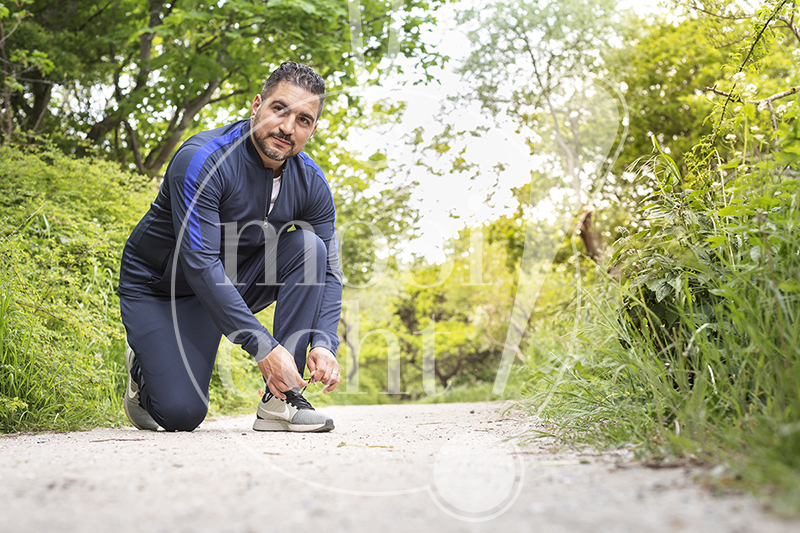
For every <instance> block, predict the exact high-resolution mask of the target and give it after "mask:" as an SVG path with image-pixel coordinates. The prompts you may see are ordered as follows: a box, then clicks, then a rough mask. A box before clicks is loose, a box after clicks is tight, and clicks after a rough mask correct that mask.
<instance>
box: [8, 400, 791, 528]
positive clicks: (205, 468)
mask: <svg viewBox="0 0 800 533" xmlns="http://www.w3.org/2000/svg"><path fill="white" fill-rule="evenodd" d="M325 411H326V412H328V413H329V414H330V415H332V416H333V418H334V419H335V421H336V425H337V427H336V429H335V430H334V431H333V432H331V433H322V434H308V435H298V434H285V433H257V432H254V431H252V430H251V425H252V420H253V417H252V416H247V417H231V418H217V419H213V420H207V421H206V422H204V423H203V425H202V426H200V428H198V429H197V430H195V431H194V432H192V433H166V432H157V433H153V432H143V431H137V430H134V429H128V428H122V429H96V430H93V431H86V432H72V433H44V434H22V435H10V436H6V437H3V438H0V479H1V480H2V482H1V483H0V516H2V520H0V531H9V532H15V533H16V532H26V531H37V532H38V531H42V532H44V531H46V532H54V531H58V532H64V531H97V532H114V533H122V532H127V531H146V532H148V533H150V532H152V533H156V532H162V531H163V532H170V533H175V532H204V531H210V532H237V533H238V532H254V533H255V532H259V533H261V532H270V531H288V530H297V529H299V528H303V529H305V528H313V529H321V530H324V531H326V532H327V531H347V532H361V531H370V532H378V533H389V532H394V531H402V532H408V531H413V532H418V533H420V532H427V531H432V532H440V531H441V532H449V531H470V532H471V531H492V532H493V531H502V532H504V533H506V532H513V531H524V532H526V533H527V532H531V533H533V532H584V531H586V532H660V531H670V532H672V531H687V532H688V531H697V532H700V531H702V532H707V531H731V532H750V531H752V532H758V533H761V532H789V531H792V532H795V531H800V521H793V522H789V521H784V520H780V519H778V518H775V517H773V516H770V515H768V514H766V513H764V512H763V511H762V509H761V507H760V505H759V504H758V502H756V501H755V500H753V499H751V498H746V497H743V496H731V495H728V496H721V497H715V496H714V495H712V494H711V492H710V491H709V490H708V489H706V488H704V487H703V486H701V485H700V484H698V483H697V482H696V481H695V478H696V476H697V475H698V474H700V473H702V471H701V470H699V469H697V468H690V467H685V466H684V467H677V468H659V469H654V468H648V467H647V466H645V465H642V464H640V463H638V462H636V461H635V460H634V459H633V458H632V457H631V456H630V454H629V453H627V452H625V451H616V452H605V453H602V454H597V453H592V452H588V453H587V452H584V453H581V452H578V451H574V450H573V451H570V450H567V451H565V450H558V449H557V448H555V447H554V446H553V445H552V444H548V443H547V442H535V443H533V444H527V445H524V446H520V445H518V441H517V440H515V439H514V437H517V436H518V435H520V434H521V433H523V432H525V431H527V430H530V429H534V428H536V427H537V426H536V424H537V423H536V422H535V421H532V420H530V419H527V418H523V417H521V416H518V415H514V414H513V413H512V414H509V413H504V411H503V409H502V407H501V406H500V405H498V404H492V403H475V404H436V405H372V406H352V407H350V406H348V407H344V406H340V407H329V408H326V409H325Z"/></svg>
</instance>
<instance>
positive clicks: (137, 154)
mask: <svg viewBox="0 0 800 533" xmlns="http://www.w3.org/2000/svg"><path fill="white" fill-rule="evenodd" d="M122 125H123V126H125V131H127V132H128V138H129V139H130V140H131V148H132V149H133V159H134V161H135V162H136V169H137V170H138V171H139V172H142V173H144V165H143V164H142V153H141V152H140V151H139V142H138V141H137V140H136V132H135V131H133V128H131V125H130V124H129V123H128V121H127V119H126V120H123V121H122Z"/></svg>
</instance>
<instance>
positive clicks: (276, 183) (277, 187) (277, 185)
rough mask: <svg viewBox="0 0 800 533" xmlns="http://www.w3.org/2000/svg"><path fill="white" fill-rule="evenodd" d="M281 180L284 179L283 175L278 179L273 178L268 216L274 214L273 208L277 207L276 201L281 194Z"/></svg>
mask: <svg viewBox="0 0 800 533" xmlns="http://www.w3.org/2000/svg"><path fill="white" fill-rule="evenodd" d="M281 178H283V174H281V175H280V176H278V177H277V178H272V198H270V202H269V211H267V214H270V213H272V208H273V207H275V200H277V199H278V193H279V192H281Z"/></svg>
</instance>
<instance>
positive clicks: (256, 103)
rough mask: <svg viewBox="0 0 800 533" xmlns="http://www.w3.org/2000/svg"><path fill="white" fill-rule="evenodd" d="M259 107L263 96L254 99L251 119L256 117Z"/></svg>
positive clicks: (258, 95) (251, 107)
mask: <svg viewBox="0 0 800 533" xmlns="http://www.w3.org/2000/svg"><path fill="white" fill-rule="evenodd" d="M259 107H261V95H260V94H257V95H256V97H255V98H253V105H252V106H250V118H254V117H255V116H256V113H257V112H258V108H259Z"/></svg>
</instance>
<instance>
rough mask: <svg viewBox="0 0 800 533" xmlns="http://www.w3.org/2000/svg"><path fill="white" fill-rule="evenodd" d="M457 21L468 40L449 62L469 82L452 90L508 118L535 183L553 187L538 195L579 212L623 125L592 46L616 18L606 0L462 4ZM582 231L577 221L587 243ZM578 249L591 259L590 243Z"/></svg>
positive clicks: (597, 48)
mask: <svg viewBox="0 0 800 533" xmlns="http://www.w3.org/2000/svg"><path fill="white" fill-rule="evenodd" d="M461 22H462V23H464V24H466V25H468V26H469V27H471V28H472V29H471V31H470V33H469V37H470V40H471V41H472V43H473V46H474V48H473V50H472V51H471V53H470V55H469V57H468V58H467V59H466V61H465V62H464V63H463V64H462V66H461V67H460V69H459V70H460V72H461V73H462V74H463V76H464V79H465V82H466V84H467V85H468V86H469V88H470V89H469V90H466V91H462V95H461V98H462V99H464V100H470V99H477V100H478V102H479V103H480V104H481V106H482V107H483V109H484V110H485V111H486V112H487V113H489V114H492V115H495V116H498V117H501V119H502V118H507V119H510V120H511V121H513V122H514V123H516V124H517V127H518V128H519V130H520V131H521V132H523V133H524V134H526V135H527V136H528V137H529V139H530V140H529V144H530V147H531V150H532V152H533V153H535V154H538V155H539V156H541V157H540V161H542V163H541V166H540V168H539V169H536V172H537V173H538V174H542V175H544V176H545V177H549V178H550V180H549V183H548V180H543V183H542V184H543V185H544V186H545V187H547V189H546V190H551V191H554V192H555V191H558V192H557V193H556V194H555V195H550V194H545V198H546V199H547V200H548V202H550V203H554V205H555V206H556V207H557V208H560V209H562V210H563V211H564V212H567V213H569V217H568V218H570V219H571V218H572V217H575V216H578V215H581V216H582V217H583V220H584V221H587V220H589V219H588V218H587V217H586V214H587V213H588V211H589V210H590V209H592V208H593V206H588V205H587V202H590V198H591V195H592V193H593V192H594V190H595V188H596V187H597V182H598V181H600V180H599V178H601V177H602V176H603V175H604V169H605V168H606V167H607V166H608V165H609V164H610V163H612V162H613V156H614V148H615V147H614V146H613V145H612V143H613V141H614V139H615V138H616V137H617V135H618V132H619V130H620V129H622V124H623V120H622V118H623V109H622V103H621V102H619V98H618V96H617V94H616V88H615V87H613V86H612V85H610V84H608V83H607V82H604V81H603V80H602V76H603V74H604V72H605V68H604V64H603V61H602V58H601V50H603V49H606V48H609V47H612V46H613V45H614V42H615V39H616V38H617V35H618V27H619V24H620V22H621V21H620V18H619V16H618V15H617V12H616V4H615V2H611V1H606V0H603V1H600V2H595V1H591V2H590V1H588V0H568V1H565V2H547V1H544V0H541V1H535V2H523V1H519V0H503V1H500V2H496V3H494V4H492V5H491V6H489V7H488V8H485V7H484V8H481V9H480V10H477V9H475V10H468V11H466V12H464V13H463V14H462V16H461ZM472 95H474V96H472ZM567 188H568V190H569V191H571V194H570V193H568V194H564V192H565V189H567ZM531 192H533V193H534V194H538V191H533V190H531ZM548 196H549V198H547V197H548ZM557 197H559V198H561V200H555V199H556V198H557ZM591 203H594V202H591ZM584 211H586V212H584ZM590 233H591V228H590V227H589V226H588V225H584V227H583V231H582V234H583V235H584V236H586V237H587V242H592V243H596V242H597V241H596V240H594V239H592V236H591V234H590ZM586 248H587V250H592V251H593V256H594V258H595V259H597V260H598V261H599V260H600V255H601V254H600V252H599V249H596V248H592V247H590V246H588V245H587V246H586Z"/></svg>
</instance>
